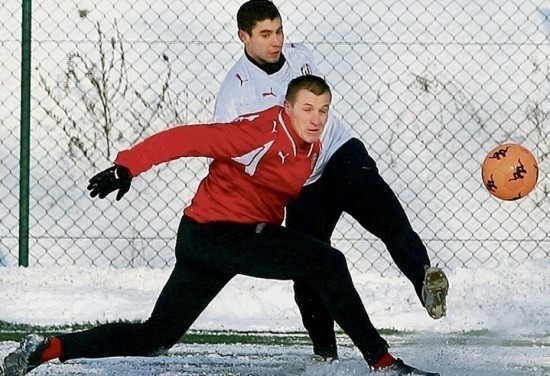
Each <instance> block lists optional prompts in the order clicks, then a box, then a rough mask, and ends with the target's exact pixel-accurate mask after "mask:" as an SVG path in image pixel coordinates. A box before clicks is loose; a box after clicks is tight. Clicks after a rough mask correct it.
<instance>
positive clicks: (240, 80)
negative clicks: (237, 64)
mask: <svg viewBox="0 0 550 376" xmlns="http://www.w3.org/2000/svg"><path fill="white" fill-rule="evenodd" d="M235 77H237V79H238V80H239V82H240V83H241V86H243V84H244V83H245V82H248V79H246V78H242V77H241V75H240V74H239V73H237V74H236V75H235Z"/></svg>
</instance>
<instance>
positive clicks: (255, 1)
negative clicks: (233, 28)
mask: <svg viewBox="0 0 550 376" xmlns="http://www.w3.org/2000/svg"><path fill="white" fill-rule="evenodd" d="M276 18H281V14H280V13H279V10H278V9H277V7H276V6H275V4H273V3H272V2H271V1H270V0H249V1H247V2H246V3H244V4H243V5H241V7H240V8H239V10H238V11H237V26H238V27H239V30H242V31H244V32H246V33H248V35H252V29H253V28H254V26H256V24H257V23H258V22H262V21H265V20H274V19H276Z"/></svg>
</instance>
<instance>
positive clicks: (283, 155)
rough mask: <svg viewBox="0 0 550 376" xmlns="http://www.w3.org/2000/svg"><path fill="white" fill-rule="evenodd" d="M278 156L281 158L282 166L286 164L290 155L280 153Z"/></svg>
mask: <svg viewBox="0 0 550 376" xmlns="http://www.w3.org/2000/svg"><path fill="white" fill-rule="evenodd" d="M277 155H278V156H279V157H281V164H285V159H286V157H288V153H286V154H285V153H283V152H282V151H279V152H278V153H277Z"/></svg>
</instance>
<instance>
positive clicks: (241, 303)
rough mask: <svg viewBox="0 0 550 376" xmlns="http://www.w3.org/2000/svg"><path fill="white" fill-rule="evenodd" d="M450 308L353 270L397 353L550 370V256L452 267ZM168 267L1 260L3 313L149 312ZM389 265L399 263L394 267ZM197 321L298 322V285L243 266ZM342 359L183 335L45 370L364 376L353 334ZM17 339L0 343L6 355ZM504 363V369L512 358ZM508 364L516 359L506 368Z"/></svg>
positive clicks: (454, 371)
mask: <svg viewBox="0 0 550 376" xmlns="http://www.w3.org/2000/svg"><path fill="white" fill-rule="evenodd" d="M446 271H447V273H448V277H449V280H450V286H451V287H450V294H449V297H448V315H447V317H444V318H443V319H441V320H432V319H430V318H429V317H428V315H427V314H426V312H425V311H424V310H423V309H422V307H421V306H420V304H419V302H418V300H417V298H416V295H415V294H414V292H413V289H412V286H411V285H410V283H409V282H408V281H407V280H406V279H405V278H404V277H402V276H397V275H390V276H380V275H379V274H378V273H377V272H373V273H369V272H367V273H364V274H362V275H354V276H353V277H354V282H355V285H356V287H357V289H358V291H359V293H360V295H361V297H362V299H363V302H364V304H365V306H366V307H367V310H368V312H369V314H370V316H371V319H372V321H373V323H374V324H375V325H376V326H377V327H378V328H380V329H396V330H398V331H399V333H398V334H395V335H394V334H392V335H388V336H386V339H387V340H388V342H389V343H390V346H392V348H391V351H392V353H394V354H395V355H396V356H399V357H402V358H403V359H404V360H406V361H409V362H410V363H411V364H413V365H416V366H418V367H425V368H429V369H434V370H435V369H439V370H440V371H441V372H442V374H444V375H472V374H475V373H477V372H479V373H478V374H483V375H488V376H496V375H503V374H505V375H518V376H519V375H545V374H546V375H548V374H550V373H548V372H550V355H549V352H548V348H549V346H550V327H549V325H548V323H549V322H550V299H549V298H548V293H547V292H548V286H550V260H548V259H540V260H529V261H526V262H522V263H516V262H507V261H503V262H502V264H501V266H499V267H496V268H493V269H486V268H477V269H472V268H456V269H453V270H446ZM169 272H170V270H169V269H148V268H134V269H114V268H97V267H95V268H94V267H76V266H74V267H73V266H71V267H56V268H52V267H29V268H19V267H5V268H0V286H2V294H1V295H0V318H1V319H2V320H4V321H8V322H14V323H26V324H36V325H62V324H72V323H89V322H100V323H101V322H108V321H114V320H120V319H122V320H143V319H146V318H147V316H148V314H149V312H150V311H151V309H152V307H153V305H154V302H155V300H156V297H157V295H158V294H159V292H160V289H161V288H162V286H163V284H164V282H165V281H166V279H167V278H168V275H169ZM389 274H391V273H389ZM191 329H192V330H209V331H212V330H236V331H269V330H271V331H276V332H283V333H284V332H287V331H293V332H294V331H300V332H303V327H302V325H301V322H300V316H299V314H298V309H297V307H296V305H295V304H294V302H293V295H292V286H291V283H290V282H286V281H271V280H260V279H255V278H250V277H243V276H238V277H236V278H235V279H234V280H233V281H231V282H230V283H229V285H228V286H226V288H225V289H224V290H223V291H222V292H221V293H220V294H219V295H218V296H217V297H216V299H215V300H214V301H213V302H212V303H211V305H210V306H208V308H207V309H206V310H205V312H204V313H203V314H202V315H201V316H200V317H199V319H198V320H197V321H196V323H195V324H194V325H193V326H192V328H191ZM339 343H340V356H341V360H340V361H339V362H338V363H336V364H316V363H314V362H312V361H310V360H309V355H310V354H311V348H310V347H309V346H303V345H302V346H299V345H296V346H267V345H266V346H259V345H240V344H239V345H196V344H178V345H176V346H175V347H174V348H173V349H172V350H171V351H170V353H169V354H168V355H167V356H161V357H156V358H146V359H144V358H114V359H105V360H78V361H71V362H68V363H66V364H63V365H60V364H59V363H58V362H52V363H50V364H48V365H45V366H43V367H39V368H38V369H37V371H36V374H37V375H46V374H47V375H62V374H83V375H88V374H89V375H110V374H117V375H118V374H121V375H141V374H155V375H165V376H167V375H227V374H231V375H359V374H361V375H365V374H369V372H370V371H369V370H368V367H367V365H366V364H365V363H364V361H363V360H362V357H361V355H360V353H359V352H358V350H357V349H356V348H355V347H353V346H352V345H351V344H350V341H349V339H348V338H347V336H345V335H343V334H342V335H340V336H339ZM15 345H16V344H15V343H13V342H5V343H2V344H0V355H5V354H7V353H8V352H9V351H10V350H11V349H13V347H14V346H15ZM503 367H504V368H503ZM503 369H506V371H505V373H503Z"/></svg>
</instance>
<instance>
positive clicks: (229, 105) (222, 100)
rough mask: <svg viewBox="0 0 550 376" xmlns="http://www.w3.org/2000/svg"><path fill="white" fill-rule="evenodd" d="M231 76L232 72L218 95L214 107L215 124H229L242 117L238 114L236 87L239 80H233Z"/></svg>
mask: <svg viewBox="0 0 550 376" xmlns="http://www.w3.org/2000/svg"><path fill="white" fill-rule="evenodd" d="M230 74H231V71H230V72H229V73H228V74H227V76H226V77H225V79H224V80H223V82H222V85H221V87H220V90H219V91H218V95H216V103H215V105H214V122H215V123H227V122H230V121H233V120H235V119H236V118H237V117H238V116H239V115H240V112H238V109H239V95H238V94H237V90H238V87H237V85H235V83H236V81H237V80H234V79H232V77H231V76H230Z"/></svg>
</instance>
